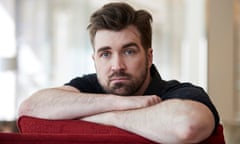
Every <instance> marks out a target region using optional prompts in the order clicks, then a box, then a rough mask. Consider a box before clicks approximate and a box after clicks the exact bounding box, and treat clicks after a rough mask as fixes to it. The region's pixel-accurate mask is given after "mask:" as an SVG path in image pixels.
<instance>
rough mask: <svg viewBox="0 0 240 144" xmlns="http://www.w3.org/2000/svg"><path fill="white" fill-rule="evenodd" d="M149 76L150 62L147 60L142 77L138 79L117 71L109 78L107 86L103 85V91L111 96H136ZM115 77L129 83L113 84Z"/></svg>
mask: <svg viewBox="0 0 240 144" xmlns="http://www.w3.org/2000/svg"><path fill="white" fill-rule="evenodd" d="M147 74H148V61H147V60H146V62H145V65H144V67H143V68H141V72H140V75H138V77H136V76H133V75H131V74H128V73H125V72H124V71H121V70H120V71H116V72H114V73H112V74H111V75H110V76H109V77H108V82H107V84H106V85H104V84H101V82H100V84H101V86H102V87H103V89H104V90H105V91H106V92H107V93H109V94H115V95H121V96H131V95H135V94H136V93H137V92H138V91H139V90H140V89H141V88H142V86H143V84H144V82H145V80H146V78H147ZM114 77H124V78H126V79H128V80H129V82H126V83H124V82H116V83H113V84H111V79H112V78H114Z"/></svg>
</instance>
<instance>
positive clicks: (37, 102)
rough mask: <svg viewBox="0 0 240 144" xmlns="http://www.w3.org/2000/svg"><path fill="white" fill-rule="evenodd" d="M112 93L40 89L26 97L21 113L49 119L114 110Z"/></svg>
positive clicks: (69, 117)
mask: <svg viewBox="0 0 240 144" xmlns="http://www.w3.org/2000/svg"><path fill="white" fill-rule="evenodd" d="M113 100H114V98H113V96H112V95H96V94H86V93H81V92H79V91H76V90H74V89H71V88H70V89H69V88H68V89H61V88H50V89H44V90H40V91H38V92H36V93H34V94H33V95H32V96H30V97H29V98H28V99H26V100H25V101H24V102H23V103H22V104H21V106H20V108H19V115H20V116H21V115H29V116H34V117H41V118H47V119H75V118H79V117H82V116H87V115H93V114H97V113H100V112H107V111H110V110H114V109H115V108H114V105H112V101H113Z"/></svg>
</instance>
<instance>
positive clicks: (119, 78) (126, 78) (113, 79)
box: [110, 77, 129, 82]
mask: <svg viewBox="0 0 240 144" xmlns="http://www.w3.org/2000/svg"><path fill="white" fill-rule="evenodd" d="M126 80H129V78H128V77H112V78H111V79H110V81H114V82H117V81H118V82H120V81H126Z"/></svg>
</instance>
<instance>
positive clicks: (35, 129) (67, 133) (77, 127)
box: [0, 116, 225, 144]
mask: <svg viewBox="0 0 240 144" xmlns="http://www.w3.org/2000/svg"><path fill="white" fill-rule="evenodd" d="M18 127H19V130H20V132H21V134H0V142H5V143H6V144H7V143H8V142H9V143H10V142H12V143H16V144H22V143H26V144H28V143H29V144H32V143H37V144H38V143H46V144H55V143H64V144H72V143H84V144H88V143H89V144H92V143H98V144H110V143H112V144H118V143H119V144H120V143H122V144H125V143H131V144H139V143H141V144H155V143H154V142H152V141H150V140H147V139H145V138H143V137H141V136H138V135H136V134H133V133H130V132H127V131H125V130H122V129H119V128H116V127H112V126H106V125H100V124H96V123H91V122H85V121H80V120H46V119H39V118H33V117H26V116H24V117H21V118H20V119H19V120H18ZM3 136H4V137H3ZM10 138H11V139H13V140H11V141H8V140H10ZM14 140H16V141H17V142H14ZM21 142H22V143H21ZM201 144H225V141H224V136H223V127H222V125H219V126H218V129H217V131H216V132H215V133H214V134H213V135H212V136H210V137H209V138H208V139H207V140H205V141H204V142H202V143H201Z"/></svg>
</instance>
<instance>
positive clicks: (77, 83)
mask: <svg viewBox="0 0 240 144" xmlns="http://www.w3.org/2000/svg"><path fill="white" fill-rule="evenodd" d="M65 85H69V86H73V87H75V88H77V89H78V90H80V91H81V92H90V93H91V92H95V93H98V92H102V88H101V86H100V84H99V82H98V79H97V75H96V74H95V73H94V74H88V75H84V76H82V77H76V78H74V79H72V80H71V81H70V82H68V83H66V84H65Z"/></svg>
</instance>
